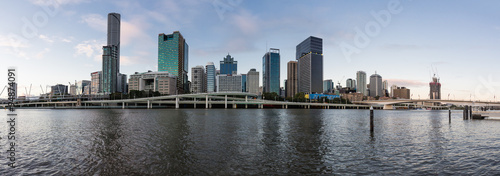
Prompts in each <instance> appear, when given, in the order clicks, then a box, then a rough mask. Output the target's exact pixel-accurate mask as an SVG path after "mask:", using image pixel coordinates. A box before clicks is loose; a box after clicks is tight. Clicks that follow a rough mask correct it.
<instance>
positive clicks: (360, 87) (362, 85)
mask: <svg viewBox="0 0 500 176" xmlns="http://www.w3.org/2000/svg"><path fill="white" fill-rule="evenodd" d="M356 82H357V85H356V92H359V93H362V94H363V95H364V96H368V91H366V87H367V85H366V84H367V83H366V73H365V72H364V71H358V72H356Z"/></svg>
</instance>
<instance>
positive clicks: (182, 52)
mask: <svg viewBox="0 0 500 176" xmlns="http://www.w3.org/2000/svg"><path fill="white" fill-rule="evenodd" d="M188 53H189V46H188V44H187V43H186V40H185V39H184V37H183V36H182V35H181V33H180V32H179V31H174V32H173V33H172V34H167V35H166V34H164V33H161V34H159V35H158V71H159V72H165V71H167V72H169V73H170V74H172V75H174V76H176V77H177V91H178V93H179V94H184V93H188V92H189V88H188V75H187V73H188V69H189V67H188V61H189V55H188Z"/></svg>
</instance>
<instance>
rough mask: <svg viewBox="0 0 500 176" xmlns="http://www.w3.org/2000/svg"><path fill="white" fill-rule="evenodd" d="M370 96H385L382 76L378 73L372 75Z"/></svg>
mask: <svg viewBox="0 0 500 176" xmlns="http://www.w3.org/2000/svg"><path fill="white" fill-rule="evenodd" d="M370 96H371V97H376V96H379V97H383V96H384V94H383V86H382V76H380V75H378V74H377V73H375V74H373V75H371V76H370Z"/></svg>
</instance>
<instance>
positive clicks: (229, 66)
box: [220, 54, 238, 75]
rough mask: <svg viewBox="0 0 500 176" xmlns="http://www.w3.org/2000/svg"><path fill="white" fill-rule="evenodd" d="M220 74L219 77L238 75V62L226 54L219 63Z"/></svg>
mask: <svg viewBox="0 0 500 176" xmlns="http://www.w3.org/2000/svg"><path fill="white" fill-rule="evenodd" d="M220 74H221V75H237V74H238V61H235V60H234V57H231V55H229V54H227V56H226V57H225V58H224V59H223V60H222V61H220Z"/></svg>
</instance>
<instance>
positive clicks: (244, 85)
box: [241, 74, 247, 92]
mask: <svg viewBox="0 0 500 176" xmlns="http://www.w3.org/2000/svg"><path fill="white" fill-rule="evenodd" d="M241 92H247V74H241Z"/></svg>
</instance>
